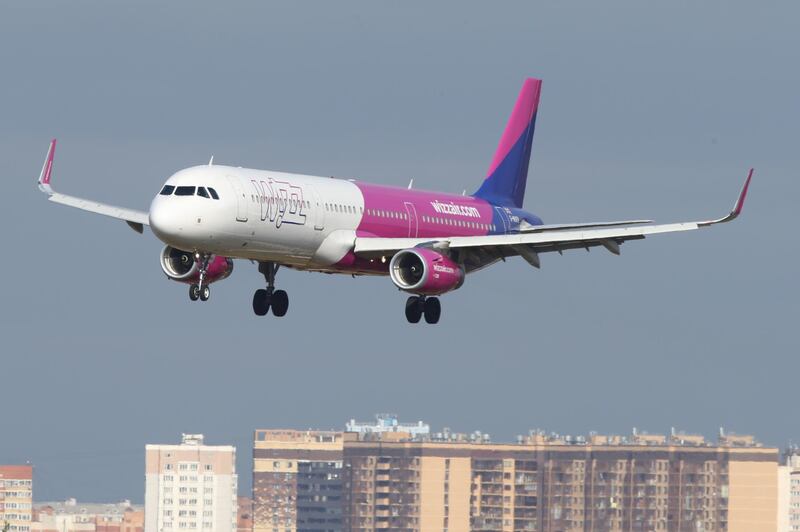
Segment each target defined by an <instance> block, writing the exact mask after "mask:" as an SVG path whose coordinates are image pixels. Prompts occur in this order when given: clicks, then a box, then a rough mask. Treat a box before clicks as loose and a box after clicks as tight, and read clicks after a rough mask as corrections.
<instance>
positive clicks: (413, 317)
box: [406, 296, 422, 323]
mask: <svg viewBox="0 0 800 532" xmlns="http://www.w3.org/2000/svg"><path fill="white" fill-rule="evenodd" d="M421 317H422V305H420V301H419V298H418V297H417V296H411V297H409V298H408V299H407V300H406V319H407V320H408V323H419V319H420V318H421Z"/></svg>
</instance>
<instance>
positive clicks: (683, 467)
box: [253, 430, 800, 532]
mask: <svg viewBox="0 0 800 532" xmlns="http://www.w3.org/2000/svg"><path fill="white" fill-rule="evenodd" d="M777 462H778V450H777V449H775V448H765V447H763V446H761V445H760V444H758V443H757V442H756V441H755V440H754V439H753V438H752V437H750V436H737V435H731V434H725V433H723V432H721V433H720V437H719V440H718V442H717V443H714V444H712V443H709V442H707V441H706V440H705V438H703V437H702V436H697V435H688V434H681V433H678V432H675V431H674V430H673V432H672V434H671V435H669V436H663V435H651V434H646V433H640V432H637V431H634V433H633V435H632V436H601V435H597V434H592V435H590V436H588V437H569V436H566V437H561V436H557V435H552V434H551V435H545V434H544V433H541V432H532V433H530V434H529V435H528V436H525V437H519V438H518V440H517V442H516V443H490V442H489V438H488V436H487V435H485V434H482V433H479V432H475V433H472V434H467V435H465V434H452V433H450V432H449V431H443V432H441V433H436V434H431V433H429V432H427V433H425V434H424V435H417V436H414V435H412V434H410V433H403V432H399V431H384V432H381V431H362V432H361V433H349V432H346V433H338V432H320V431H269V430H259V431H256V437H255V442H254V466H255V469H254V475H253V481H254V484H253V495H254V517H255V519H254V531H257V532H267V531H269V532H274V531H277V530H280V531H281V532H283V531H285V530H291V531H305V530H315V531H321V530H347V531H350V530H352V531H364V532H366V531H372V530H406V531H412V530H419V531H427V530H445V531H449V532H454V531H466V530H475V531H490V530H491V531H503V532H505V531H508V532H512V531H520V532H523V531H537V532H578V531H597V532H599V531H610V532H615V531H620V532H622V531H625V532H630V531H637V532H639V531H641V532H644V531H673V530H674V531H679V532H683V531H692V532H696V531H697V530H703V531H712V530H713V531H717V532H725V531H741V532H744V531H748V532H749V531H762V530H763V531H771V530H775V529H776V526H777V515H778V492H777V481H778V474H777V471H778V470H777V465H778V463H777ZM315 467H320V468H323V469H324V468H327V470H326V474H325V476H318V477H313V476H307V477H303V476H302V474H301V473H300V472H301V471H309V472H310V471H314V468H315ZM323 479H325V482H323V481H322V480H323ZM798 492H800V487H798ZM799 495H800V493H799ZM309 501H313V503H314V504H308V502H309ZM331 516H339V520H336V519H331Z"/></svg>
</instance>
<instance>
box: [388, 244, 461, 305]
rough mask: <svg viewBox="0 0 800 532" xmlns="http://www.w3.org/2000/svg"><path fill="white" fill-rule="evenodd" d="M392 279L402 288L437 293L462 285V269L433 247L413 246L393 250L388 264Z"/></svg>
mask: <svg viewBox="0 0 800 532" xmlns="http://www.w3.org/2000/svg"><path fill="white" fill-rule="evenodd" d="M389 275H390V276H391V278H392V282H394V284H395V285H397V287H398V288H400V289H401V290H405V291H406V292H413V293H415V294H423V295H439V294H444V293H445V292H449V291H451V290H456V289H457V288H460V287H461V285H462V284H464V269H463V268H462V267H461V266H460V265H458V264H457V263H455V262H453V260H452V259H450V257H447V256H445V255H442V254H441V253H438V252H436V251H433V250H432V249H427V248H413V249H404V250H402V251H398V252H397V253H395V255H394V257H392V260H391V262H390V263H389Z"/></svg>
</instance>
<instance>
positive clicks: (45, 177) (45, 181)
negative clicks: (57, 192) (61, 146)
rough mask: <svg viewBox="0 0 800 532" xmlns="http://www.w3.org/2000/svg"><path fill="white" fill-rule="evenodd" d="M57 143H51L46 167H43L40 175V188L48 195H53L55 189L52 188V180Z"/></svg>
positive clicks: (53, 140)
mask: <svg viewBox="0 0 800 532" xmlns="http://www.w3.org/2000/svg"><path fill="white" fill-rule="evenodd" d="M56 142H57V141H56V139H52V140H51V141H50V147H49V148H48V149H47V156H46V157H45V159H44V165H42V171H41V173H40V174H39V188H40V189H42V191H43V192H46V193H48V194H52V193H53V189H52V188H50V178H51V177H52V175H53V160H54V158H55V155H56Z"/></svg>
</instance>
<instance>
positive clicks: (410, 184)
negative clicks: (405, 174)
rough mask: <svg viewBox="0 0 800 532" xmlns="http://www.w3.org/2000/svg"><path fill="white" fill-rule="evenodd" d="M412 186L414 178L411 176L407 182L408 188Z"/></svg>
mask: <svg viewBox="0 0 800 532" xmlns="http://www.w3.org/2000/svg"><path fill="white" fill-rule="evenodd" d="M413 186H414V178H413V177H412V178H411V181H409V182H408V190H411V187H413Z"/></svg>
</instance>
